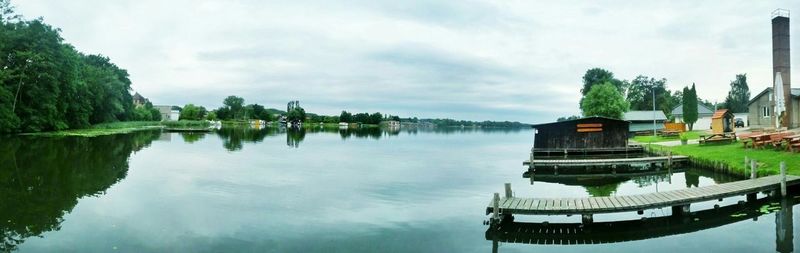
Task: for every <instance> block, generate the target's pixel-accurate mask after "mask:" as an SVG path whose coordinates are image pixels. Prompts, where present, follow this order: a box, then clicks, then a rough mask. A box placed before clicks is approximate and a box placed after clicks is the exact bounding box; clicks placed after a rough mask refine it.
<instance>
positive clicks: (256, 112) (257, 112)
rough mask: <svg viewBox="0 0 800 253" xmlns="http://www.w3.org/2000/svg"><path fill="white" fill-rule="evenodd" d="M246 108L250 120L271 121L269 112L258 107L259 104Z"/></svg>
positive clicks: (262, 107)
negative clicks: (248, 111)
mask: <svg viewBox="0 0 800 253" xmlns="http://www.w3.org/2000/svg"><path fill="white" fill-rule="evenodd" d="M247 107H249V108H250V111H251V115H249V116H250V118H251V119H260V120H264V121H271V120H272V117H271V115H270V113H269V111H267V109H266V108H264V106H262V105H259V104H252V105H248V106H247Z"/></svg>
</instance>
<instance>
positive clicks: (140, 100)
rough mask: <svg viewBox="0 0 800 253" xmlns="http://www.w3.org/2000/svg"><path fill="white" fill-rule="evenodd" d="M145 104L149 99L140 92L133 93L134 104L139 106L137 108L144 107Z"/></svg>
mask: <svg viewBox="0 0 800 253" xmlns="http://www.w3.org/2000/svg"><path fill="white" fill-rule="evenodd" d="M145 104H147V99H146V98H144V96H142V95H141V94H139V92H136V94H133V106H134V107H137V108H138V107H142V106H144V105H145Z"/></svg>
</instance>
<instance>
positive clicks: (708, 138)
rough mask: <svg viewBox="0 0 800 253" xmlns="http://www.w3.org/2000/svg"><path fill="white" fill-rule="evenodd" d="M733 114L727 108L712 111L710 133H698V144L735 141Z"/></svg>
mask: <svg viewBox="0 0 800 253" xmlns="http://www.w3.org/2000/svg"><path fill="white" fill-rule="evenodd" d="M733 118H734V115H733V113H732V112H731V111H728V109H721V110H717V111H716V112H714V116H712V117H711V134H710V135H700V141H699V142H700V145H702V144H709V143H730V142H734V141H736V134H734V132H735V131H736V130H735V128H734V125H733Z"/></svg>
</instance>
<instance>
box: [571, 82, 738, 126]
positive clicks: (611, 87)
mask: <svg viewBox="0 0 800 253" xmlns="http://www.w3.org/2000/svg"><path fill="white" fill-rule="evenodd" d="M730 87H731V88H730V91H729V92H728V95H727V97H726V98H725V102H723V103H717V104H712V103H710V102H708V101H707V100H701V99H699V98H698V97H697V90H696V87H695V84H694V83H693V84H692V85H691V88H689V86H686V87H684V88H683V89H682V90H676V91H671V90H669V89H668V88H667V79H665V78H660V79H656V78H652V77H648V76H644V75H639V76H637V77H636V78H634V79H633V80H630V81H628V80H619V79H617V78H615V77H614V73H612V72H611V71H608V70H605V69H601V68H592V69H589V70H587V71H586V73H585V74H584V75H583V88H582V89H581V93H582V95H583V97H582V98H581V100H580V108H581V111H582V113H583V116H585V117H588V116H603V117H609V118H616V119H622V117H623V114H624V113H625V112H627V111H629V110H642V111H649V110H653V106H654V105H655V107H656V110H661V111H662V112H664V114H665V115H666V116H667V118H669V119H673V115H672V110H673V109H674V108H675V107H677V106H678V105H683V115H684V119H683V120H684V122H686V123H687V124H689V128H690V129H691V128H692V125H693V124H694V122H696V120H697V105H698V103H699V104H703V105H705V106H707V107H709V108H726V109H729V110H731V111H732V112H734V113H738V112H747V110H748V109H747V103H748V101H749V99H750V89H749V87H748V85H747V75H746V74H739V75H736V78H735V79H734V80H733V81H731V83H730ZM576 117H577V116H570V117H561V118H559V119H558V121H563V120H569V119H574V118H576Z"/></svg>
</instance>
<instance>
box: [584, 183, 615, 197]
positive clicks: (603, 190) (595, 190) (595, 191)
mask: <svg viewBox="0 0 800 253" xmlns="http://www.w3.org/2000/svg"><path fill="white" fill-rule="evenodd" d="M620 184H621V183H614V184H607V185H600V186H584V188H585V189H586V192H587V193H589V195H592V197H608V196H611V194H613V193H615V192H617V188H619V185H620Z"/></svg>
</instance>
